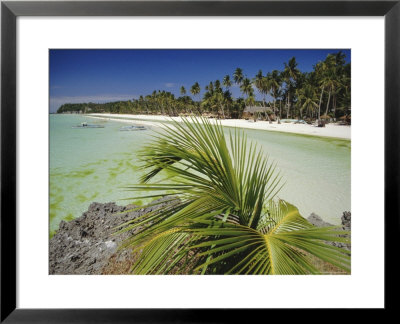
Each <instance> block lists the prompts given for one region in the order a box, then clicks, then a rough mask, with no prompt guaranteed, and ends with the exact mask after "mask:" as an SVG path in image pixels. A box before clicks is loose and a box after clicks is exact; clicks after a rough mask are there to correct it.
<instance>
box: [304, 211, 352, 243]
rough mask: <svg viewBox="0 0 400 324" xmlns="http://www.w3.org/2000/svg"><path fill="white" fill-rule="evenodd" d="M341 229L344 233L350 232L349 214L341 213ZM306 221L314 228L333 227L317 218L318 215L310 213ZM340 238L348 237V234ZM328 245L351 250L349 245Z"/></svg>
mask: <svg viewBox="0 0 400 324" xmlns="http://www.w3.org/2000/svg"><path fill="white" fill-rule="evenodd" d="M341 219H342V229H343V230H344V231H351V212H347V211H345V212H343V216H342V218H341ZM307 220H308V221H309V222H310V223H311V224H313V225H314V226H317V227H325V226H333V225H332V224H330V223H327V222H325V221H324V220H323V219H322V218H321V217H319V216H318V215H316V214H314V213H311V215H310V216H308V218H307ZM340 236H342V237H346V236H348V234H345V235H340ZM328 244H331V245H333V246H337V247H341V248H345V249H347V250H350V249H351V244H345V243H341V242H328Z"/></svg>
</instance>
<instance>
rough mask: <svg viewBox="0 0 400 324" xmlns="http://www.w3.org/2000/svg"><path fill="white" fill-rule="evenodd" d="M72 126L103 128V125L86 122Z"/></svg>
mask: <svg viewBox="0 0 400 324" xmlns="http://www.w3.org/2000/svg"><path fill="white" fill-rule="evenodd" d="M72 128H104V126H103V125H92V124H88V123H86V122H84V123H81V124H80V125H77V126H72Z"/></svg>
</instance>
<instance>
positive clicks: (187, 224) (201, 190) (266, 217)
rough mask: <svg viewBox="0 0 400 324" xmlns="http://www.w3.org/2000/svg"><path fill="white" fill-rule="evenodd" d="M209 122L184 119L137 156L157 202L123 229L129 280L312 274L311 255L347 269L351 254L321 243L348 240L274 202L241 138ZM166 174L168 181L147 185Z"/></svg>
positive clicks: (270, 182)
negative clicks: (126, 235)
mask: <svg viewBox="0 0 400 324" xmlns="http://www.w3.org/2000/svg"><path fill="white" fill-rule="evenodd" d="M229 138H230V141H229V144H228V141H227V140H226V138H225V131H224V129H223V128H222V126H221V125H220V124H217V125H212V124H211V123H210V121H208V120H207V119H204V118H203V119H201V120H200V121H199V120H196V119H191V120H187V119H184V120H183V123H178V122H174V123H173V127H169V126H167V125H165V127H164V131H163V132H162V133H160V134H159V135H158V137H156V139H155V140H154V141H153V142H152V143H150V144H149V145H148V146H147V147H146V148H145V149H143V150H142V151H141V153H140V157H141V159H142V160H143V163H144V165H143V170H145V172H146V173H145V174H144V176H143V177H142V179H141V180H142V182H143V184H142V185H135V186H133V187H131V189H132V190H138V191H147V192H149V195H148V197H155V196H160V193H159V192H160V190H163V191H168V192H171V193H168V194H164V195H162V196H163V197H164V198H163V200H162V201H158V202H157V201H155V202H153V203H151V204H149V205H148V206H149V207H150V206H151V207H152V208H151V210H152V211H151V212H149V213H147V214H145V215H143V216H141V217H138V218H135V219H133V220H132V221H130V222H128V223H127V224H125V225H124V228H123V230H122V231H131V230H133V231H135V232H136V234H134V235H132V236H131V237H130V238H129V239H127V240H126V241H125V243H124V245H123V247H129V248H131V249H132V250H133V252H134V253H135V255H136V259H135V262H134V264H133V266H132V272H133V273H134V274H188V273H191V274H312V273H319V270H318V269H317V268H316V267H315V266H314V265H313V263H312V262H310V255H312V256H314V257H316V258H319V259H322V260H324V261H326V262H329V263H331V264H333V265H335V266H337V267H339V268H342V269H344V270H346V271H349V268H350V252H349V251H347V250H344V249H341V248H338V247H335V246H332V245H328V244H327V243H326V241H337V242H346V243H347V242H349V239H348V238H346V237H342V236H339V235H338V234H339V233H340V234H345V233H348V232H338V231H337V228H334V227H326V228H319V227H314V226H313V225H311V224H310V223H309V222H308V221H307V220H306V219H305V218H303V217H302V216H301V215H300V213H299V211H298V209H297V208H296V207H295V206H293V205H291V204H289V203H287V202H284V201H282V200H278V201H276V200H273V197H274V196H275V194H276V193H277V192H278V191H279V189H280V187H281V184H280V176H279V175H278V174H277V173H276V171H275V165H274V164H271V163H270V162H269V161H268V158H266V157H265V156H264V155H263V153H262V151H261V150H260V149H259V148H258V147H257V146H256V145H250V146H248V145H247V140H246V138H245V137H244V136H243V134H242V133H239V132H238V131H235V132H234V133H233V134H232V133H230V134H229ZM163 171H168V175H166V176H167V178H170V177H171V176H172V177H173V183H171V182H166V183H162V182H160V181H157V182H156V183H154V184H151V183H148V182H149V181H150V180H152V178H153V177H154V176H156V175H158V174H160V175H162V174H163Z"/></svg>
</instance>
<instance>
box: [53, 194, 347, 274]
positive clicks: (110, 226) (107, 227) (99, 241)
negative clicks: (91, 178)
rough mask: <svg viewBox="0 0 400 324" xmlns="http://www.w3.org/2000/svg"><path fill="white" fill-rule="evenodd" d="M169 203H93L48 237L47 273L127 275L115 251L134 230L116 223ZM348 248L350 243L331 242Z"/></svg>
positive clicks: (125, 254) (122, 254)
mask: <svg viewBox="0 0 400 324" xmlns="http://www.w3.org/2000/svg"><path fill="white" fill-rule="evenodd" d="M170 203H171V202H168V201H166V198H161V199H159V200H157V201H155V202H154V205H153V206H152V207H146V208H137V206H134V205H128V206H118V205H116V204H115V203H113V202H111V203H105V204H102V203H92V204H91V205H90V206H89V209H88V210H87V211H86V212H84V213H83V214H82V216H80V217H79V218H76V219H74V220H72V221H70V222H65V221H62V222H61V223H60V226H59V230H58V231H57V232H56V234H55V235H54V236H53V237H52V238H51V240H50V246H49V274H55V275H57V274H58V275H62V274H78V275H83V274H93V275H99V274H127V273H128V270H129V268H130V266H129V265H130V263H131V262H132V255H131V253H130V252H129V251H127V250H125V251H118V246H119V245H120V243H121V242H122V241H123V240H125V239H127V238H128V237H129V236H131V235H134V234H135V232H134V230H131V231H128V232H124V233H121V234H118V235H115V232H116V231H117V230H118V226H121V225H122V224H124V223H126V222H128V221H130V220H132V219H135V218H136V217H139V216H141V215H144V214H145V213H148V212H150V211H152V210H155V209H158V208H161V207H163V206H165V205H166V204H170ZM308 221H309V222H310V223H312V224H313V225H315V226H319V227H323V226H332V224H330V223H327V222H325V221H324V220H323V219H322V218H321V217H319V216H318V215H316V214H314V213H312V214H311V215H310V216H309V217H308ZM342 228H343V230H350V229H351V213H350V212H344V213H343V216H342ZM330 244H332V245H334V246H339V247H344V248H347V249H349V250H350V245H347V244H343V243H336V242H334V243H330ZM129 262H130V263H129Z"/></svg>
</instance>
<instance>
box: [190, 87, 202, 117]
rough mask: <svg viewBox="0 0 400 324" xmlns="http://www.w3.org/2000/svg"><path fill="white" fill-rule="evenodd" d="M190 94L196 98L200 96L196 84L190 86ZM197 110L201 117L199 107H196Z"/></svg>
mask: <svg viewBox="0 0 400 324" xmlns="http://www.w3.org/2000/svg"><path fill="white" fill-rule="evenodd" d="M190 93H191V94H192V95H193V96H194V97H196V96H197V95H199V94H200V85H199V83H198V82H195V84H193V85H192V87H191V88H190ZM197 107H198V110H199V114H200V115H201V110H200V105H197Z"/></svg>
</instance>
